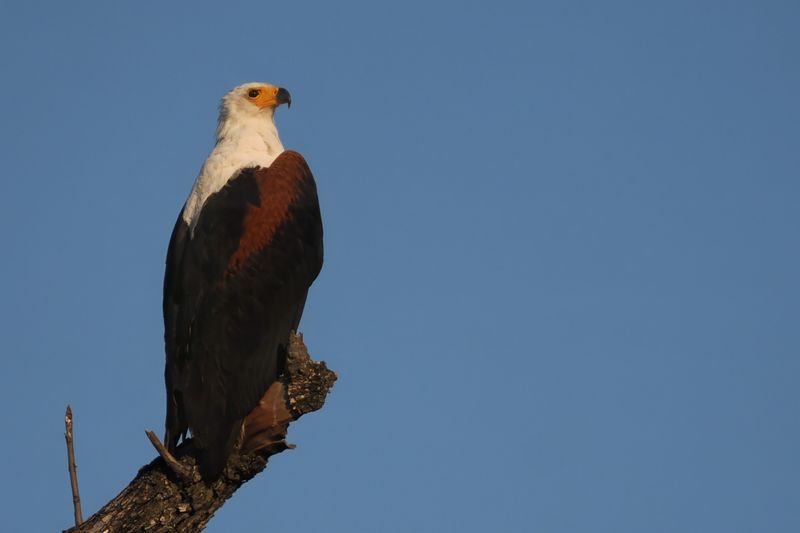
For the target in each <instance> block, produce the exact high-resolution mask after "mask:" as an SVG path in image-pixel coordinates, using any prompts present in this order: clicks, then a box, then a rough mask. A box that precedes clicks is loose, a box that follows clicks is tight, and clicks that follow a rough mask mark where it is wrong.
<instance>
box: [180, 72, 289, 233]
mask: <svg viewBox="0 0 800 533" xmlns="http://www.w3.org/2000/svg"><path fill="white" fill-rule="evenodd" d="M291 103H292V97H291V96H290V95H289V91H287V90H286V89H284V88H282V87H276V86H275V85H270V84H268V83H260V82H254V83H245V84H244V85H239V86H238V87H236V88H234V89H233V90H231V91H230V92H229V93H228V94H226V95H225V96H223V97H222V101H221V102H220V105H219V122H218V123H217V143H216V145H215V146H214V149H213V150H212V151H211V154H210V155H209V156H208V159H206V162H205V164H204V165H203V168H202V169H201V170H200V175H199V176H198V177H197V181H195V184H194V187H193V188H192V192H191V193H190V194H189V198H188V199H187V200H186V207H185V208H184V211H183V218H184V220H186V222H187V223H188V224H189V225H190V227H191V228H192V229H194V225H195V224H196V223H197V219H198V216H199V214H200V210H201V209H202V207H203V204H204V203H205V201H206V199H207V198H208V197H209V196H210V195H212V194H214V193H215V192H217V191H218V190H220V189H221V188H222V187H223V186H224V185H225V183H227V181H228V180H229V179H231V178H233V177H235V176H236V175H237V174H238V173H239V171H240V170H241V169H243V168H247V167H256V166H259V167H268V166H270V165H271V164H272V162H273V161H275V159H276V158H277V157H278V156H279V155H280V154H281V153H282V152H283V144H281V139H280V137H278V129H277V128H276V127H275V122H274V120H273V119H274V115H275V109H277V107H278V106H279V105H281V104H287V105H291Z"/></svg>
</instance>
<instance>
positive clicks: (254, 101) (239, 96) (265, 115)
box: [217, 82, 292, 142]
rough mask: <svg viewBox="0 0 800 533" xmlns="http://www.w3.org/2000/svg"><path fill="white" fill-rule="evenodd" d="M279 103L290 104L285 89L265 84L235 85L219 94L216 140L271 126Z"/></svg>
mask: <svg viewBox="0 0 800 533" xmlns="http://www.w3.org/2000/svg"><path fill="white" fill-rule="evenodd" d="M281 104H286V105H287V106H290V107H291V105H292V97H291V95H290V94H289V91H287V90H286V89H284V88H283V87H276V86H274V85H270V84H268V83H262V82H252V83H245V84H243V85H239V86H238V87H235V88H234V89H232V90H231V91H230V92H228V94H226V95H225V96H223V97H222V101H221V102H220V104H219V122H218V125H217V142H219V140H220V139H221V138H222V137H226V136H228V135H231V134H232V133H235V132H237V131H242V130H248V129H251V128H252V129H254V130H263V129H264V128H271V129H273V130H274V129H275V123H274V121H273V117H274V115H275V109H277V107H278V106H279V105H281Z"/></svg>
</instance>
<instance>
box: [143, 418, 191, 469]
mask: <svg viewBox="0 0 800 533" xmlns="http://www.w3.org/2000/svg"><path fill="white" fill-rule="evenodd" d="M144 433H145V435H147V438H148V439H150V443H151V444H152V445H153V448H155V449H156V451H157V452H158V455H160V456H161V458H162V459H164V462H165V463H167V466H168V467H169V469H170V470H172V471H173V472H174V473H175V475H176V476H178V477H179V478H181V479H186V480H191V479H192V473H191V472H190V471H189V470H187V469H186V468H185V467H184V466H183V465H182V464H181V463H180V461H178V460H177V459H175V456H174V455H172V454H171V453H169V450H167V448H166V446H164V445H163V444H162V443H161V441H160V440H159V438H158V437H157V436H156V434H155V433H153V432H152V431H151V430H149V429H146V430H145V432H144Z"/></svg>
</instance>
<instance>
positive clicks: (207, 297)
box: [164, 151, 322, 479]
mask: <svg viewBox="0 0 800 533" xmlns="http://www.w3.org/2000/svg"><path fill="white" fill-rule="evenodd" d="M321 267H322V222H321V218H320V212H319V203H318V200H317V191H316V185H315V183H314V178H313V176H312V175H311V171H310V170H309V168H308V166H307V164H306V162H305V160H304V159H303V158H302V156H300V155H299V154H297V153H296V152H290V151H287V152H284V153H283V154H281V155H280V156H279V157H278V158H277V159H276V160H275V162H274V163H273V164H272V165H271V166H270V167H269V168H266V169H263V168H250V169H244V170H242V171H241V172H240V174H239V175H238V176H237V177H235V178H234V179H232V180H231V181H229V182H228V184H227V185H226V186H225V187H223V189H221V190H220V191H219V192H217V193H215V194H213V195H211V196H210V197H209V198H208V200H207V201H206V203H205V205H204V207H203V209H202V211H201V213H200V218H199V220H198V223H197V225H196V227H195V230H194V234H193V235H192V236H191V238H189V235H188V228H186V224H185V223H184V222H183V220H182V219H180V218H179V219H178V222H177V224H176V228H175V230H174V231H173V237H172V241H171V243H170V250H169V252H168V254H167V271H166V275H165V285H164V321H165V341H166V352H167V364H166V371H165V377H166V382H167V420H166V426H167V437H166V440H167V444H168V446H170V447H171V448H173V449H174V447H175V445H176V444H177V442H178V439H179V438H180V436H181V435H182V434H184V433H185V432H186V429H187V427H188V428H189V429H191V431H192V435H193V436H194V438H195V439H196V441H197V444H198V446H199V447H200V448H201V449H202V450H204V454H203V456H202V457H201V472H202V473H203V476H204V477H205V478H206V479H214V478H216V477H218V476H219V473H220V472H221V470H222V468H223V467H224V465H225V463H226V461H227V457H228V455H229V453H230V450H231V449H232V447H233V445H234V443H235V441H236V438H237V436H238V433H239V429H240V426H241V422H242V420H243V419H244V417H245V416H247V414H248V413H249V412H250V411H251V410H252V409H253V408H254V407H255V406H256V405H257V404H258V401H259V399H260V398H261V396H262V395H263V394H264V392H265V391H266V390H267V388H268V387H269V385H270V384H272V383H273V382H274V381H275V380H276V378H277V376H278V373H279V371H280V366H281V364H282V361H281V360H282V359H283V358H284V357H285V353H286V349H287V346H288V340H289V333H290V332H291V331H292V330H295V329H296V328H297V326H298V323H299V321H300V316H301V315H302V312H303V306H304V305H305V300H306V294H307V293H308V288H309V287H310V286H311V283H312V282H313V281H314V279H315V278H316V277H317V274H318V273H319V271H320V269H321Z"/></svg>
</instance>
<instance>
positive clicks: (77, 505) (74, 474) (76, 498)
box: [64, 405, 83, 527]
mask: <svg viewBox="0 0 800 533" xmlns="http://www.w3.org/2000/svg"><path fill="white" fill-rule="evenodd" d="M64 425H65V426H66V428H67V430H66V432H65V433H64V439H65V440H66V441H67V465H68V468H69V481H70V485H71V486H72V507H73V509H74V511H75V526H76V527H77V526H79V525H81V522H83V516H82V515H81V495H80V493H79V492H78V467H77V466H76V465H75V445H74V443H73V438H72V407H70V406H69V405H67V413H66V415H65V416H64Z"/></svg>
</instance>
